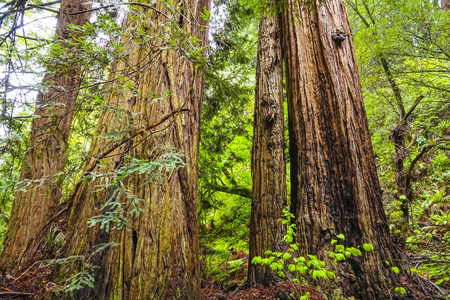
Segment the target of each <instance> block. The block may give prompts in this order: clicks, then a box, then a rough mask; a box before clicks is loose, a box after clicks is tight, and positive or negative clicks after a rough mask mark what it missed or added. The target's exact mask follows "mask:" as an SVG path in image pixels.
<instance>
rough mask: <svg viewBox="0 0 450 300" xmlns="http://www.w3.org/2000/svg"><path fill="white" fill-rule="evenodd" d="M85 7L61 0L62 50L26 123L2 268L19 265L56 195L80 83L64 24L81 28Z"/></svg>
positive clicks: (79, 1)
mask: <svg viewBox="0 0 450 300" xmlns="http://www.w3.org/2000/svg"><path fill="white" fill-rule="evenodd" d="M90 8H91V5H90V4H87V2H86V1H85V0H70V1H68V0H65V1H62V3H61V7H60V11H59V15H58V23H57V28H56V33H57V36H58V39H57V40H56V41H55V43H58V44H59V45H61V47H62V48H66V50H65V53H66V55H65V56H63V57H58V61H59V62H58V63H57V64H56V65H52V66H48V68H47V75H46V76H45V77H44V79H43V84H44V85H46V86H47V88H48V91H47V92H45V93H42V92H41V93H39V95H38V97H37V100H36V111H35V118H34V119H33V122H32V125H31V134H30V139H29V141H28V151H27V153H26V154H25V158H24V162H23V165H22V169H21V174H20V181H21V182H22V185H23V186H21V187H20V190H19V191H18V192H17V193H16V195H15V199H14V204H13V207H12V210H11V217H10V220H9V228H8V232H7V234H6V238H5V241H4V243H3V247H4V250H3V252H2V255H1V258H0V265H1V266H2V267H3V268H4V270H5V269H6V270H9V269H10V267H13V266H16V267H18V266H20V261H21V258H22V256H23V254H24V251H25V250H26V247H27V245H28V243H29V242H31V240H32V239H33V238H34V237H35V235H36V233H37V232H38V231H39V230H40V229H41V227H42V226H43V225H44V223H45V222H46V221H47V220H48V219H49V218H50V214H51V209H52V207H53V206H55V205H58V204H59V201H60V198H61V183H58V182H57V181H56V177H55V175H56V174H57V173H58V172H62V171H64V167H65V163H66V150H67V140H68V137H69V134H70V129H71V124H72V119H73V113H74V110H75V102H76V98H77V95H78V88H79V86H80V83H81V81H82V76H81V66H80V64H79V63H77V62H73V61H72V60H71V57H72V56H73V55H75V54H76V55H80V51H81V50H80V47H79V46H78V45H77V43H73V42H74V40H75V39H77V38H79V34H78V33H77V32H76V31H73V30H71V29H70V25H71V24H73V25H77V26H82V25H84V24H86V23H87V22H88V21H89V17H90V13H89V12H87V13H81V14H72V13H74V12H83V11H87V10H89V9H90Z"/></svg>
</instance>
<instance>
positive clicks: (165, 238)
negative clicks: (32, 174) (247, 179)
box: [59, 0, 209, 299]
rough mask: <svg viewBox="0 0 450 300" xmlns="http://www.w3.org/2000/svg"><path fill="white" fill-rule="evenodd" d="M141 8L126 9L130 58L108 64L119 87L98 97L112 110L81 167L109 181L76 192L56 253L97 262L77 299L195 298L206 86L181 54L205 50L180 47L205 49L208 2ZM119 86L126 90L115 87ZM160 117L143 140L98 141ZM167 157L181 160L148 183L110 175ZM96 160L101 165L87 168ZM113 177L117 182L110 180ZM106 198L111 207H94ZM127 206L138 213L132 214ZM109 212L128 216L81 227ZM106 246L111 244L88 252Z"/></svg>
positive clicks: (146, 176) (142, 177) (138, 176)
mask: <svg viewBox="0 0 450 300" xmlns="http://www.w3.org/2000/svg"><path fill="white" fill-rule="evenodd" d="M139 3H140V4H139V5H133V6H132V7H131V11H130V13H129V16H128V20H127V26H125V28H127V32H128V33H127V34H126V36H124V38H123V41H125V42H126V48H125V49H126V51H127V53H128V54H127V55H125V56H124V58H123V59H117V60H116V61H115V62H114V63H113V67H112V72H111V74H110V79H111V80H112V79H115V78H116V79H120V81H119V82H117V83H115V84H113V86H112V87H111V89H112V91H111V92H110V93H109V94H108V95H106V100H107V101H108V103H109V105H110V106H111V109H108V110H106V111H104V112H103V113H102V114H101V116H100V118H99V121H98V128H97V135H98V136H99V137H98V138H96V139H95V140H94V141H93V143H92V145H91V153H93V155H94V158H93V159H91V161H90V162H89V163H88V166H87V168H86V171H92V173H97V174H99V173H107V172H110V173H109V174H110V175H108V174H103V175H101V176H103V178H102V179H96V180H92V181H89V182H88V181H84V182H82V183H80V184H79V185H78V186H77V187H76V190H75V191H74V197H73V204H72V207H71V213H70V219H69V226H68V231H67V238H66V244H65V246H64V247H63V249H62V253H63V255H64V256H71V255H81V256H82V257H84V259H83V260H84V261H85V263H87V264H89V265H90V266H95V268H94V269H91V270H90V271H91V274H92V276H93V278H94V279H95V288H89V287H87V286H86V287H85V288H83V289H81V290H79V291H77V292H76V293H75V298H76V299H111V298H114V299H199V298H200V266H199V257H198V256H199V238H198V217H197V183H198V149H199V132H200V116H201V104H202V97H203V82H204V80H203V76H202V74H200V72H199V71H198V68H197V67H196V66H195V65H194V64H193V63H192V61H191V60H190V59H188V57H190V58H191V59H194V60H202V59H203V57H202V55H203V54H204V51H196V50H195V49H198V48H197V47H195V48H192V47H190V49H186V48H189V45H190V44H191V43H194V44H196V43H197V42H196V41H195V39H197V41H199V47H205V45H206V43H207V30H206V28H205V27H204V26H205V25H206V21H205V20H203V19H202V18H201V17H200V14H201V13H202V12H203V10H204V9H205V8H206V9H207V10H208V9H209V1H208V0H187V1H182V2H176V4H174V7H172V8H171V9H169V8H168V6H169V5H170V4H168V3H164V2H163V1H160V2H157V3H156V4H151V3H150V2H145V1H140V2H139ZM150 6H152V9H149V8H150ZM143 32H145V33H146V34H147V35H142V33H143ZM136 37H138V38H139V41H138V40H137V39H136ZM174 37H175V38H176V39H175V44H173V43H174ZM193 37H196V38H193ZM124 81H125V83H126V86H129V85H132V86H133V89H131V90H128V89H123V86H124V85H123V83H124ZM114 85H115V86H114ZM181 108H182V109H183V111H180V109H181ZM186 110H188V111H186ZM174 111H176V113H173V112H174ZM118 113H120V114H119V115H118ZM127 116H128V117H127ZM168 116H170V117H168ZM165 117H166V119H167V121H166V122H164V123H162V124H161V125H159V127H156V128H155V129H152V130H148V131H146V132H144V133H143V135H137V134H136V133H134V134H131V137H132V138H129V135H125V136H124V138H123V139H122V142H121V143H122V144H121V143H118V142H116V141H111V140H109V139H106V138H102V136H104V135H105V134H112V133H113V132H118V131H120V130H126V129H127V128H126V124H129V125H130V126H132V127H133V128H137V129H140V128H142V127H143V126H146V127H147V128H150V127H148V125H149V124H154V123H157V121H159V120H163V119H165ZM167 117H168V118H167ZM127 136H128V137H127ZM120 144H121V146H119V147H112V148H111V145H120ZM108 149H113V151H109V150H108ZM174 149H175V150H174ZM173 151H176V152H181V153H182V154H183V155H184V156H183V161H184V164H185V165H184V167H182V168H180V169H173V168H172V167H171V166H169V165H166V167H164V168H163V169H162V170H160V171H158V170H155V171H154V172H155V174H153V175H154V176H155V177H154V178H153V179H151V178H150V177H151V176H152V173H149V172H150V171H149V172H144V173H138V172H135V173H132V174H131V175H129V176H126V177H124V178H119V176H118V175H117V171H118V170H119V169H120V168H123V167H126V166H127V165H128V166H129V163H130V162H131V159H132V158H133V159H140V160H148V161H161V160H163V159H164V156H165V155H167V153H170V152H173ZM130 157H131V158H130ZM96 159H98V160H99V161H100V162H101V163H102V165H103V167H100V166H96V167H95V168H94V167H92V166H93V164H95V163H97V160H96ZM158 174H159V175H160V176H161V177H160V178H159V175H158ZM114 180H116V183H118V184H113V183H112V181H114ZM105 182H109V184H107V185H105ZM138 198H139V199H141V200H138ZM107 201H108V203H109V204H108V205H106V206H102V205H104V204H105V203H106V202H107ZM133 202H134V204H133ZM135 206H136V207H137V208H138V209H140V212H139V213H137V211H136V210H134V211H133V208H134V207H135ZM117 208H121V209H122V211H120V210H119V211H117V210H116V209H117ZM117 213H119V215H117ZM111 214H112V215H114V216H116V217H118V218H119V219H120V218H124V217H125V218H127V222H126V227H127V229H122V230H118V229H120V228H115V229H114V228H113V227H114V226H120V225H121V224H120V222H119V224H117V223H114V222H107V223H106V227H104V228H101V227H100V226H99V225H95V226H93V227H89V228H88V225H87V222H88V221H89V220H90V219H91V218H92V217H95V216H99V215H103V216H108V215H111ZM107 227H109V230H106V228H107ZM107 243H118V245H117V246H115V247H114V246H110V247H106V248H104V249H103V250H102V251H100V252H97V253H94V250H95V249H98V248H97V247H99V246H101V245H105V244H107ZM77 271H79V269H78V270H72V273H73V272H77ZM64 272H65V270H60V274H59V276H64V277H67V275H68V274H69V273H70V272H66V273H64Z"/></svg>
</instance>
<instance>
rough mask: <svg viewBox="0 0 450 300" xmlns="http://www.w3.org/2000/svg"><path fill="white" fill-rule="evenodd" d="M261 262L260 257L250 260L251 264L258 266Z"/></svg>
mask: <svg viewBox="0 0 450 300" xmlns="http://www.w3.org/2000/svg"><path fill="white" fill-rule="evenodd" d="M261 262H262V259H261V256H255V257H253V259H252V264H254V265H255V264H260V263H261Z"/></svg>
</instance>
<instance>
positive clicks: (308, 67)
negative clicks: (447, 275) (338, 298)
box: [283, 0, 397, 299]
mask: <svg viewBox="0 0 450 300" xmlns="http://www.w3.org/2000/svg"><path fill="white" fill-rule="evenodd" d="M288 2H289V7H288V9H287V14H286V15H284V19H283V33H284V48H285V51H286V53H285V59H286V66H287V75H286V79H287V80H286V81H287V83H288V86H287V90H288V105H289V132H290V146H291V148H290V157H291V176H292V179H291V189H292V195H291V211H292V213H293V214H294V215H295V216H296V224H297V241H298V242H299V244H300V247H301V249H302V251H303V252H304V253H303V254H316V255H319V257H321V258H323V259H325V258H326V256H327V251H333V250H334V248H333V246H331V245H330V242H331V240H332V239H333V238H335V237H336V235H338V234H344V235H345V238H346V239H345V246H347V247H349V246H354V247H355V246H358V245H362V244H363V243H368V244H372V245H373V246H374V247H375V251H371V252H365V251H363V252H364V254H363V257H358V258H357V257H352V258H347V259H346V261H345V263H343V264H342V268H345V270H344V272H340V273H337V274H336V275H338V277H339V278H340V280H341V281H340V282H339V283H337V282H336V283H337V285H336V286H334V288H338V289H341V290H342V291H343V293H344V295H345V296H348V297H349V296H354V297H355V298H356V299H389V296H388V291H389V289H390V288H391V287H393V286H394V285H395V284H396V282H397V281H396V278H395V276H394V274H393V272H392V271H391V270H390V268H389V267H388V266H387V265H386V264H385V263H384V262H385V261H390V262H391V263H392V262H393V258H394V257H393V254H392V246H391V239H390V236H389V228H388V223H387V219H386V215H385V212H384V210H383V205H382V199H381V190H380V187H379V182H378V177H377V173H376V167H375V159H374V155H373V150H372V145H371V140H370V134H369V130H368V123H367V117H366V113H365V110H364V103H363V99H362V92H361V86H360V81H359V75H358V68H357V66H356V60H355V53H354V47H353V40H352V37H351V33H350V27H349V24H348V18H347V12H346V9H345V5H344V1H342V0H335V1H324V2H323V4H321V3H319V1H317V0H316V1H306V0H302V1H288ZM331 288H333V287H331Z"/></svg>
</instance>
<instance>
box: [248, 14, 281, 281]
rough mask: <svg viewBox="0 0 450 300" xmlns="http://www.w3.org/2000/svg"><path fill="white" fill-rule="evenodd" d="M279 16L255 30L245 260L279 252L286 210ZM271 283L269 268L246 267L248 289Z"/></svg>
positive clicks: (271, 17) (268, 19)
mask: <svg viewBox="0 0 450 300" xmlns="http://www.w3.org/2000/svg"><path fill="white" fill-rule="evenodd" d="M280 22H281V20H280V16H279V15H275V16H263V17H262V18H261V23H260V27H259V41H258V64H257V67H256V93H255V117H254V123H253V132H254V136H253V148H252V149H253V150H252V175H253V176H252V177H253V193H252V213H251V218H250V258H249V261H250V262H251V261H252V259H253V258H254V257H255V256H264V252H265V251H267V250H271V251H280V250H281V249H280V241H281V240H282V239H283V236H284V230H283V227H282V224H281V222H279V221H278V220H279V219H280V218H281V217H282V216H283V208H284V207H285V206H286V164H285V160H284V148H285V141H284V109H283V59H282V57H281V23H280ZM272 280H273V271H272V270H271V269H270V267H269V266H266V265H265V266H261V265H255V264H249V267H248V282H249V283H250V285H255V284H264V285H268V284H270V283H271V282H272Z"/></svg>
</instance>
